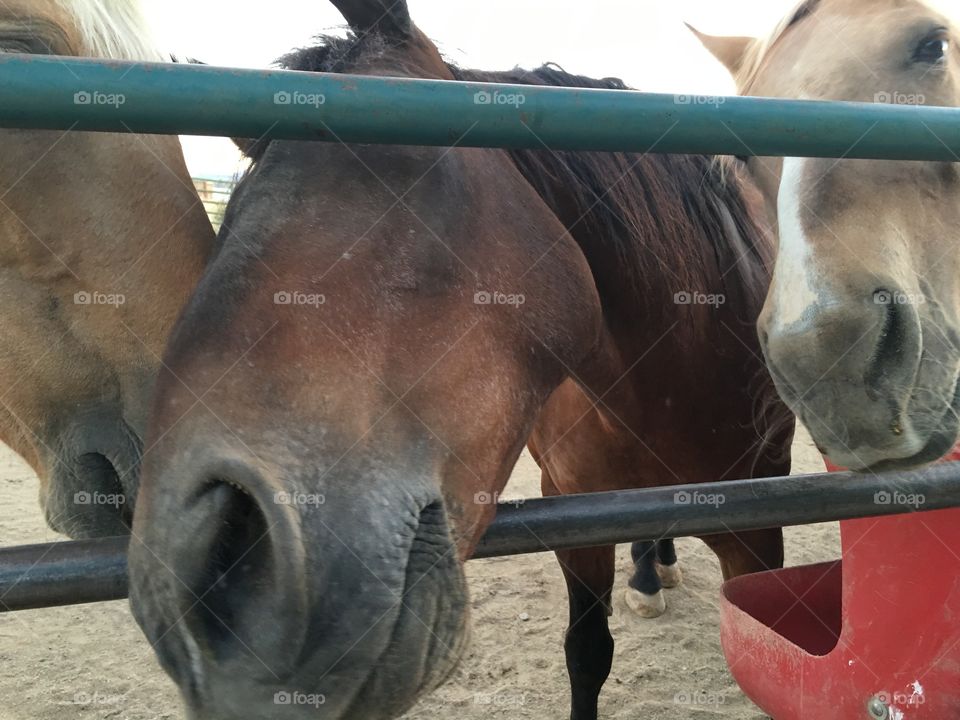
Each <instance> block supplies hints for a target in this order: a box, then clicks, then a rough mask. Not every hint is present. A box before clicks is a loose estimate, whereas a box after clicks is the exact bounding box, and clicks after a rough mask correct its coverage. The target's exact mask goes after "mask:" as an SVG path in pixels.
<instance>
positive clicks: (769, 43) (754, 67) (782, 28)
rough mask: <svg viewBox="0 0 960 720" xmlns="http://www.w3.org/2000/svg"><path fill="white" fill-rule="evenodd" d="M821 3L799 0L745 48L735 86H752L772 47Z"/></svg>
mask: <svg viewBox="0 0 960 720" xmlns="http://www.w3.org/2000/svg"><path fill="white" fill-rule="evenodd" d="M821 1H822V0H801V2H799V3H798V4H797V5H796V6H795V7H794V8H793V10H792V11H791V12H789V13H787V14H786V15H784V17H783V19H782V20H781V21H780V22H779V23H777V25H776V26H775V27H774V28H773V30H772V31H771V32H770V33H769V34H768V35H767V36H766V37H765V38H762V39H760V40H757V41H756V42H755V43H753V44H751V45H750V47H748V48H747V52H746V55H745V57H744V59H743V63H742V65H741V68H740V71H739V72H738V73H737V74H738V75H739V77H738V81H737V84H738V85H739V86H740V87H742V88H747V87H749V86H750V85H752V84H753V82H754V81H755V80H756V78H757V75H759V73H760V70H761V69H762V68H763V63H764V61H765V60H766V59H767V55H769V53H770V50H771V49H772V48H773V46H774V45H776V44H777V43H778V42H780V40H782V39H783V37H784V36H785V35H786V34H787V33H788V32H789V31H790V30H791V29H792V28H794V27H795V26H796V25H798V24H799V23H800V22H801V21H802V20H805V19H806V18H808V17H810V16H811V15H813V13H814V12H816V10H817V8H818V7H819V5H820V3H821Z"/></svg>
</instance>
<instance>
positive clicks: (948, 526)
mask: <svg viewBox="0 0 960 720" xmlns="http://www.w3.org/2000/svg"><path fill="white" fill-rule="evenodd" d="M910 500H911V499H910V498H909V497H904V498H897V501H900V502H907V503H909V502H910ZM840 538H841V546H842V556H843V558H842V560H837V561H834V562H828V563H820V564H817V565H804V566H800V567H793V568H786V569H783V570H774V571H770V572H764V573H757V574H755V575H745V576H742V577H739V578H735V579H733V580H730V581H729V582H727V583H725V584H724V586H723V597H722V599H721V631H720V632H721V641H722V644H723V650H724V654H725V655H726V658H727V663H728V665H729V667H730V671H731V673H732V674H733V676H734V678H735V679H736V681H737V682H738V683H739V685H740V687H741V688H742V689H743V691H744V693H745V694H746V695H747V697H749V698H750V699H751V700H752V701H753V702H754V703H756V704H757V705H758V706H759V707H760V708H762V709H763V710H764V711H766V712H767V713H768V714H769V715H770V716H771V717H773V718H774V719H775V720H810V719H816V720H862V719H864V718H874V719H875V720H960V508H958V509H952V510H938V511H933V512H921V513H909V514H905V515H893V516H889V517H882V518H866V519H861V520H847V521H843V522H841V523H840Z"/></svg>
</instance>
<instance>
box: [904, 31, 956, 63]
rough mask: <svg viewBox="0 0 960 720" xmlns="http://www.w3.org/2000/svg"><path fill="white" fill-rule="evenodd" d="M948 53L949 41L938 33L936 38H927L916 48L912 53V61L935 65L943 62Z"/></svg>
mask: <svg viewBox="0 0 960 720" xmlns="http://www.w3.org/2000/svg"><path fill="white" fill-rule="evenodd" d="M949 51H950V41H949V40H948V39H947V38H945V37H943V35H942V34H939V33H938V34H937V35H936V37H928V38H926V39H925V40H923V42H921V43H920V44H919V45H918V46H917V49H916V50H915V51H914V53H913V59H914V60H915V61H917V62H923V63H929V64H930V65H935V64H936V63H939V62H943V60H944V58H946V57H947V53H948V52H949Z"/></svg>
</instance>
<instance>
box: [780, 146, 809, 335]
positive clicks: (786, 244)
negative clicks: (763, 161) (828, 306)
mask: <svg viewBox="0 0 960 720" xmlns="http://www.w3.org/2000/svg"><path fill="white" fill-rule="evenodd" d="M806 163H807V161H806V158H789V157H788V158H784V159H783V172H782V173H781V175H780V192H779V193H778V195H777V218H778V223H779V225H780V248H779V250H778V252H777V264H776V267H775V269H774V282H775V288H774V293H775V294H774V300H775V305H774V307H775V309H776V313H775V317H774V322H775V323H776V324H777V325H778V326H779V327H781V328H785V327H788V326H790V325H792V324H793V323H795V322H798V321H799V320H800V319H801V318H802V317H803V313H804V312H805V311H806V310H807V308H809V307H810V306H811V305H814V304H816V302H817V299H818V297H819V295H818V293H817V291H816V289H815V283H814V281H813V276H812V272H813V267H812V264H813V258H812V255H813V254H812V252H811V251H810V243H809V241H808V240H807V237H806V235H805V234H804V232H803V223H802V222H801V217H802V215H801V210H802V209H803V205H802V203H801V202H800V197H801V182H802V181H803V169H804V167H805V166H806Z"/></svg>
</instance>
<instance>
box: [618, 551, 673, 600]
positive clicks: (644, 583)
mask: <svg viewBox="0 0 960 720" xmlns="http://www.w3.org/2000/svg"><path fill="white" fill-rule="evenodd" d="M630 554H631V556H632V557H633V577H631V578H630V582H629V583H628V587H627V593H626V595H625V598H624V599H625V600H626V602H627V607H629V608H630V609H631V610H633V612H635V613H636V614H637V615H639V616H640V617H645V618H655V617H660V616H661V615H663V613H664V611H665V610H666V609H667V602H666V600H665V599H664V597H663V590H661V587H663V585H662V583H661V581H660V575H659V573H658V572H657V543H656V542H655V541H653V540H638V541H637V542H635V543H633V545H631V546H630Z"/></svg>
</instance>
